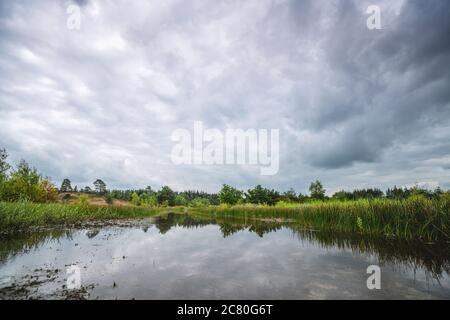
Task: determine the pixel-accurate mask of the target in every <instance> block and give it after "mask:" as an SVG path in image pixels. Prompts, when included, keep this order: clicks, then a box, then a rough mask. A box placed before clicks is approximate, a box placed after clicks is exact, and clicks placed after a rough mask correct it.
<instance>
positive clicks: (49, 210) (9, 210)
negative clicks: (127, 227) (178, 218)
mask: <svg viewBox="0 0 450 320" xmlns="http://www.w3.org/2000/svg"><path fill="white" fill-rule="evenodd" d="M162 211H167V208H166V209H164V208H141V207H113V206H109V207H96V206H87V205H70V204H59V203H47V204H43V203H32V202H0V231H1V230H14V229H20V228H24V227H30V226H42V225H54V224H75V223H79V222H83V221H91V220H107V219H128V218H129V219H132V218H145V217H151V216H154V215H157V214H159V213H161V212H162Z"/></svg>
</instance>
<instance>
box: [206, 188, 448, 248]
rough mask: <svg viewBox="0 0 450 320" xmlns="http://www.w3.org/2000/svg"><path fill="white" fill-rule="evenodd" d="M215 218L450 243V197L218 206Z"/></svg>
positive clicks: (213, 212) (212, 212)
mask: <svg viewBox="0 0 450 320" xmlns="http://www.w3.org/2000/svg"><path fill="white" fill-rule="evenodd" d="M201 212H202V214H206V215H208V216H211V215H212V216H213V217H222V218H226V217H240V218H244V219H265V220H276V219H280V220H283V221H291V222H293V223H295V224H298V225H301V226H303V227H305V228H308V229H313V230H321V231H333V232H342V233H360V234H366V235H376V236H387V237H395V238H401V239H422V240H424V241H449V240H450V224H449V222H450V194H448V193H446V194H444V195H442V196H441V197H439V198H436V199H428V198H426V197H424V196H422V195H416V196H412V197H410V198H408V199H405V200H388V199H374V200H355V201H346V202H341V201H327V202H322V201H317V202H311V203H307V204H303V205H293V204H290V205H286V206H249V205H243V206H234V207H215V208H208V209H207V210H203V211H201Z"/></svg>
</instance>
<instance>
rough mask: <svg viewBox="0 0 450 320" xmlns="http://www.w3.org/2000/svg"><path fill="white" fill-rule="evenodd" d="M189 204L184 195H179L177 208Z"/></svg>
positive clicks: (176, 202)
mask: <svg viewBox="0 0 450 320" xmlns="http://www.w3.org/2000/svg"><path fill="white" fill-rule="evenodd" d="M187 204H188V201H187V199H186V198H185V197H184V196H183V195H181V194H177V195H176V196H175V205H176V206H185V205H187Z"/></svg>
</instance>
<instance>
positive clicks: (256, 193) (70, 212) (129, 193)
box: [0, 150, 450, 241]
mask: <svg viewBox="0 0 450 320" xmlns="http://www.w3.org/2000/svg"><path fill="white" fill-rule="evenodd" d="M6 159H7V153H6V151H5V150H0V229H8V228H21V227H25V226H32V225H43V224H64V223H76V222H80V221H85V220H93V219H96V220H98V219H118V218H136V217H147V216H151V215H154V214H157V213H160V212H169V211H172V212H173V211H176V210H181V211H182V212H191V213H195V214H200V215H202V216H208V217H213V218H217V217H229V218H230V217H234V218H240V217H242V218H244V219H253V220H274V219H281V220H283V221H292V222H295V223H296V225H298V226H302V227H303V228H307V229H316V230H323V231H327V230H328V231H333V232H342V233H349V232H350V233H357V234H364V235H376V236H388V237H395V238H401V239H421V240H425V241H449V240H450V239H449V234H450V231H449V222H450V219H449V218H450V192H449V191H447V192H444V191H442V190H441V189H439V188H437V189H436V190H434V191H430V190H425V189H421V188H419V187H417V186H415V187H413V188H410V189H408V188H404V189H402V188H397V187H394V188H393V189H388V190H387V191H386V194H385V193H383V192H382V191H381V190H379V189H363V190H354V191H352V192H350V191H339V192H336V193H335V194H334V195H333V196H332V197H331V198H328V197H327V196H326V194H325V189H324V187H323V185H322V183H321V182H320V181H318V180H317V181H315V182H312V183H311V185H310V188H309V191H310V196H306V195H302V194H297V193H296V192H295V191H294V190H293V189H290V190H289V191H287V192H284V193H279V192H278V191H275V190H273V189H267V188H264V187H262V186H261V185H258V186H256V187H255V188H253V189H248V190H247V191H246V192H243V191H241V190H239V189H237V188H234V187H231V186H229V185H226V184H225V185H223V187H222V189H221V190H220V192H219V193H218V194H210V193H206V192H199V191H182V192H176V191H173V190H172V189H171V188H170V187H168V186H164V187H162V188H161V189H160V190H158V191H153V190H152V188H151V187H147V188H146V189H141V190H112V191H108V190H107V189H106V184H105V183H104V182H103V181H102V180H100V179H97V180H96V181H95V182H94V183H93V184H94V186H95V192H92V191H91V189H90V188H89V187H85V188H81V190H84V191H83V192H76V190H77V188H76V187H75V188H73V189H72V186H71V181H70V180H69V179H64V181H63V183H62V185H61V189H60V190H59V192H61V193H62V194H61V195H59V194H58V190H57V189H56V188H55V187H54V185H53V184H52V183H51V182H50V180H49V179H47V178H43V177H42V175H40V174H39V173H38V172H37V170H36V169H35V168H33V167H30V166H29V165H28V164H27V163H26V162H25V161H23V160H22V161H21V162H20V163H19V164H18V165H17V166H16V167H15V168H12V167H11V166H10V165H9V164H8V163H7V162H6ZM116 200H117V201H116ZM55 202H60V203H55ZM116 202H120V203H118V204H116ZM115 204H116V206H115ZM175 206H177V207H175ZM168 207H172V208H171V209H164V208H168Z"/></svg>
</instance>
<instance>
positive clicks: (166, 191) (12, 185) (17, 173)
mask: <svg viewBox="0 0 450 320" xmlns="http://www.w3.org/2000/svg"><path fill="white" fill-rule="evenodd" d="M7 157H8V154H7V153H6V151H5V150H4V149H0V201H21V200H27V201H33V202H52V201H56V200H57V199H58V194H59V193H65V195H64V197H63V200H68V199H69V198H70V193H73V192H80V193H87V194H97V195H101V196H103V197H104V198H105V200H106V202H107V203H108V204H112V203H113V202H114V200H124V201H129V202H131V203H133V204H134V205H136V206H193V207H204V206H208V205H219V204H226V205H236V204H246V203H250V204H258V205H269V206H273V205H276V204H277V203H280V202H285V203H303V202H308V201H317V200H320V201H326V200H330V199H332V200H339V201H348V200H358V199H375V198H389V199H406V198H408V197H410V196H412V195H422V196H424V197H427V198H435V197H439V196H440V195H441V194H443V193H444V191H443V190H441V189H440V188H439V187H438V188H436V189H435V190H427V189H423V188H419V187H418V186H414V187H412V188H398V187H396V186H395V187H394V188H390V189H388V190H387V191H386V192H383V191H382V190H380V189H377V188H368V189H357V190H353V191H344V190H341V191H338V192H335V193H334V194H333V195H332V196H331V197H328V196H326V190H325V188H324V187H323V185H322V182H321V181H319V180H316V181H314V182H311V184H310V186H309V195H304V194H301V193H296V191H295V190H294V189H289V190H288V191H286V192H279V191H276V190H274V189H268V188H265V187H263V186H261V185H257V186H256V187H254V188H251V189H248V190H247V191H242V190H239V189H237V188H235V187H232V186H229V185H226V184H224V185H223V186H222V188H221V190H220V191H219V192H218V193H207V192H203V191H197V190H187V191H181V192H177V191H174V190H172V189H171V188H170V187H169V186H163V187H162V188H161V189H159V190H153V189H152V188H151V187H150V186H149V187H147V188H145V189H127V190H108V189H107V186H106V183H105V182H104V181H103V180H101V179H97V180H95V181H94V182H93V188H91V187H89V186H86V187H84V188H80V189H78V187H77V186H75V187H74V188H72V183H71V181H70V180H69V179H68V178H66V179H64V180H63V182H62V184H61V187H60V188H59V189H58V188H56V187H55V185H54V184H53V183H52V182H51V181H50V179H49V178H46V177H43V176H42V175H41V174H39V173H38V171H37V170H36V169H35V168H34V167H31V166H30V165H29V164H28V163H27V162H26V161H24V160H22V161H20V162H19V163H18V165H17V166H16V167H14V168H13V167H12V166H11V165H10V164H8V162H7V161H6V160H7ZM447 192H448V191H447Z"/></svg>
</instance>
